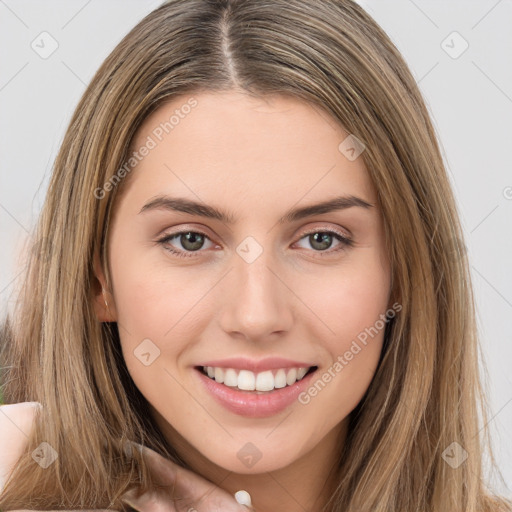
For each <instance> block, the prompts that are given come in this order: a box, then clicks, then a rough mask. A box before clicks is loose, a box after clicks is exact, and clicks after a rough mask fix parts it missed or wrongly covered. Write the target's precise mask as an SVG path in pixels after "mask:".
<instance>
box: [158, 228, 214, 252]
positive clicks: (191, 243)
mask: <svg viewBox="0 0 512 512" xmlns="http://www.w3.org/2000/svg"><path fill="white" fill-rule="evenodd" d="M176 238H177V239H178V242H179V243H180V245H181V249H179V250H176V249H175V248H173V246H172V245H169V242H170V241H171V240H174V239H176ZM205 239H207V240H210V239H209V238H208V236H207V235H206V234H205V233H201V232H199V231H179V232H178V233H174V234H172V235H166V236H165V237H164V238H161V239H160V240H158V243H160V244H162V245H163V246H164V248H165V249H166V250H168V251H169V252H171V253H172V254H174V255H176V256H178V257H180V258H190V257H193V256H194V254H190V252H192V253H194V252H198V251H199V249H201V247H202V246H203V245H204V240H205Z"/></svg>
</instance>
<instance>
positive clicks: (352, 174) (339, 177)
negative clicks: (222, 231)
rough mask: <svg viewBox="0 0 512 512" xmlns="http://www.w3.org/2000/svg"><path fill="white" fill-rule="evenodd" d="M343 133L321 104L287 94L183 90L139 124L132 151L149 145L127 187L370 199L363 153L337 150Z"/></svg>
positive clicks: (372, 193) (372, 196) (240, 195)
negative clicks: (187, 92)
mask: <svg viewBox="0 0 512 512" xmlns="http://www.w3.org/2000/svg"><path fill="white" fill-rule="evenodd" d="M349 135H350V134H349V133H348V132H346V131H345V130H344V128H343V127H342V126H341V125H340V124H339V123H338V122H337V121H336V120H335V119H334V118H332V117H331V116H329V115H328V114H327V113H326V112H325V111H323V110H322V109H320V108H319V107H316V106H314V105H311V104H309V103H307V102H305V101H303V100H300V99H297V98H295V97H292V96H287V95H273V96H264V97H261V98H255V97H251V96H249V95H247V94H244V93H239V92H199V93H196V94H190V95H182V96H179V97H176V98H173V100H172V101H169V102H166V103H164V104H162V105H161V106H160V107H159V108H158V109H157V110H156V111H154V112H153V113H152V114H151V115H150V116H149V117H148V118H147V119H146V120H145V121H144V123H143V124H142V125H141V126H140V128H139V129H138V131H137V133H136V136H135V138H134V141H133V143H132V151H138V150H140V149H141V148H143V147H144V146H146V147H150V148H151V149H150V150H149V151H145V156H144V157H143V158H141V159H140V161H139V162H138V163H137V165H136V166H135V168H134V171H133V175H132V176H131V177H130V181H132V182H133V184H132V185H131V186H133V185H135V184H136V187H137V189H138V190H139V192H140V194H141V195H146V196H147V195H148V194H149V195H151V194H156V193H159V192H163V191H164V189H167V190H166V191H169V188H172V190H173V191H175V190H176V189H179V192H182V193H183V194H185V193H187V195H189V196H190V195H191V193H192V194H195V195H197V196H198V197H200V198H203V196H211V194H212V192H214V195H215V196H216V197H218V196H219V195H220V196H224V195H226V194H227V193H228V192H230V197H231V198H232V199H231V200H234V199H233V195H235V197H238V198H239V199H243V198H245V199H247V200H248V199H249V198H251V197H255V198H259V199H262V198H265V197H268V198H270V197H272V198H274V200H275V199H278V200H282V201H288V202H289V201H293V199H295V201H299V200H300V198H301V197H303V196H306V195H311V199H312V200H313V199H318V198H319V197H321V198H323V199H325V194H326V193H327V192H332V194H333V195H339V193H340V192H341V193H345V194H354V195H358V196H364V197H365V198H366V199H367V200H369V201H370V202H375V200H376V195H375V190H374V188H373V185H372V183H371V180H370V177H369V174H368V172H367V170H366V167H365V164H364V161H363V158H361V157H359V158H356V159H355V160H353V161H351V160H349V159H348V158H347V157H346V156H345V154H344V153H343V152H342V151H340V144H341V143H343V141H344V140H346V138H347V137H348V136H349ZM183 194H182V195H183ZM312 196H315V197H314V198H313V197H312ZM223 198H224V197H223ZM196 199H197V198H196ZM205 199H206V198H205ZM224 199H228V196H227V195H226V197H225V198H224Z"/></svg>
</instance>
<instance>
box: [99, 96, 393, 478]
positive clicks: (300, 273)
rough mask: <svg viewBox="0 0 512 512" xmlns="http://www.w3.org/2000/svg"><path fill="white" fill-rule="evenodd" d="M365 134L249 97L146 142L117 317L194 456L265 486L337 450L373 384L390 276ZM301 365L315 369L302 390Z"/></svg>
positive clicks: (182, 111)
mask: <svg viewBox="0 0 512 512" xmlns="http://www.w3.org/2000/svg"><path fill="white" fill-rule="evenodd" d="M191 98H193V99H191ZM172 116H174V117H172ZM165 123H167V125H166V124H165ZM348 135H349V134H348V133H347V132H345V131H344V130H343V128H342V127H341V126H339V125H338V124H337V123H336V122H335V120H334V119H332V118H331V117H329V116H328V115H327V114H326V113H325V112H323V111H320V110H319V109H318V108H316V107H312V106H311V105H309V104H307V103H305V102H302V101H300V100H298V99H294V98H291V97H287V96H273V97H265V98H264V99H255V98H251V97H249V96H247V95H245V94H242V93H238V92H223V93H217V92H216V93H198V94H195V95H190V96H186V97H185V96H183V97H180V98H174V99H173V101H172V102H171V103H167V104H165V105H163V106H161V107H160V108H159V109H158V110H156V111H155V112H154V113H152V114H151V115H150V117H148V118H147V119H146V120H145V122H144V124H143V125H142V126H141V128H140V129H139V131H138V133H137V136H136V139H135V143H134V145H133V148H134V150H137V151H139V154H140V155H141V158H140V161H138V163H137V165H136V166H135V167H134V169H133V170H132V171H131V174H130V175H129V176H128V178H125V179H127V180H128V181H127V182H126V183H125V184H123V185H126V187H125V188H124V190H123V194H122V195H121V196H120V198H118V202H117V203H116V208H115V212H114V215H113V218H112V225H111V233H110V238H109V246H108V248H109V258H110V260H109V261H110V268H111V272H112V290H111V292H112V295H108V297H109V299H110V300H109V308H110V312H111V313H112V315H113V318H110V319H111V320H115V321H117V322H118V326H119V331H120V337H121V344H122V350H123V354H124V358H125V360H126V364H127V367H128V370H129V372H130V374H131V376H132V378H133V380H134V382H135V384H136V385H137V387H138V388H139V389H140V391H141V392H142V394H143V395H144V396H145V398H146V399H147V400H148V402H149V404H150V407H151V410H152V412H153V416H154V419H155V421H156V422H157V423H158V425H159V426H160V427H161V429H162V430H163V431H164V432H165V435H166V436H167V437H168V439H169V440H170V441H171V442H172V443H174V444H175V445H176V446H178V447H179V450H181V452H182V455H183V456H184V458H185V459H187V458H191V459H192V458H193V457H196V458H197V457H203V458H204V460H207V461H209V462H211V463H213V464H216V465H218V466H221V467H223V468H225V469H227V470H229V471H233V472H237V473H251V472H262V471H272V470H276V469H279V468H283V467H285V466H287V465H290V464H293V463H294V462H296V461H297V460H298V459H299V458H301V457H302V458H303V457H305V456H306V455H307V454H308V453H309V452H311V451H312V450H314V449H315V448H316V447H317V446H319V445H320V443H322V442H323V443H325V442H326V440H329V443H330V446H329V447H328V450H329V451H331V452H332V444H333V443H334V442H335V440H336V439H337V437H338V436H339V435H341V432H342V431H343V427H344V426H345V425H346V423H347V419H348V415H349V413H350V412H351V411H352V410H353V409H354V408H355V406H356V405H357V404H358V402H359V401H360V400H361V398H362V397H363V395H364V393H365V391H366V390H367V388H368V386H369V385H370V382H371V380H372V378H373V376H374V373H375V370H376V367H377V364H378V360H379V355H380V353H381V349H382V342H383V337H384V329H383V327H382V326H383V322H382V319H383V315H384V314H385V312H386V310H388V309H389V307H390V306H389V293H390V284H391V283H390V269H389V261H388V258H387V254H386V251H385V241H384V228H383V222H382V216H381V212H380V210H379V206H378V204H377V195H376V191H375V190H374V187H373V185H372V182H371V180H370V177H369V175H368V172H367V169H366V168H365V165H364V162H363V158H362V157H358V158H354V157H355V156H357V154H355V153H354V152H351V151H350V150H348V151H347V147H348V146H350V144H349V142H350V139H348V140H346V138H347V136H348ZM343 141H345V143H344V145H342V146H341V150H340V144H341V143H342V142H343ZM144 146H145V147H146V148H147V150H144V149H142V148H143V147H144ZM356 150H357V147H356ZM143 154H144V156H142V155H143ZM341 197H352V198H358V199H355V200H353V201H352V202H349V201H348V202H346V204H345V207H343V205H344V203H343V201H340V200H339V198H341ZM336 200H338V201H337V202H336ZM326 202H327V203H329V202H331V205H330V206H325V207H324V208H311V207H312V206H314V205H319V204H321V203H326ZM352 203H353V204H352ZM98 277H99V278H100V280H101V279H102V278H103V274H102V273H101V270H100V271H99V272H98ZM100 302H101V304H104V303H103V298H101V301H98V306H97V314H98V316H99V317H100V319H103V320H105V319H106V318H104V315H105V311H104V306H103V309H102V306H101V305H99V304H100ZM102 315H103V318H102ZM207 363H211V364H212V366H213V367H216V368H217V369H213V370H210V372H211V375H213V378H210V377H208V376H207V375H205V374H204V373H203V372H202V371H201V369H200V368H201V367H202V366H208V364H207ZM258 365H259V366H258ZM297 367H299V368H306V370H309V369H310V368H311V367H316V370H314V371H313V372H312V373H307V374H306V375H305V376H304V377H303V378H302V379H300V380H297V381H296V379H298V378H300V377H301V376H302V375H303V373H304V372H305V371H306V370H303V371H302V372H299V373H298V375H294V370H293V368H297ZM228 368H231V371H229V370H228ZM251 369H252V370H254V371H252V372H251V371H249V370H251ZM206 371H207V370H206ZM258 374H262V375H263V376H261V375H258ZM217 379H218V380H219V381H222V380H226V382H224V383H221V382H216V381H217ZM233 379H234V380H233ZM252 385H257V386H258V388H259V389H260V391H258V390H254V391H251V390H250V388H251V387H252ZM266 386H268V387H266ZM283 386H284V387H283ZM239 387H240V388H246V389H245V390H240V389H239ZM269 388H273V390H269ZM264 389H266V391H263V390H264ZM269 433H271V435H270V434H269ZM248 443H252V444H251V445H249V444H248ZM251 451H252V455H256V458H258V457H259V460H258V461H257V463H256V464H254V465H251V464H249V463H248V458H247V456H250V455H251V453H250V452H251ZM258 454H259V455H258Z"/></svg>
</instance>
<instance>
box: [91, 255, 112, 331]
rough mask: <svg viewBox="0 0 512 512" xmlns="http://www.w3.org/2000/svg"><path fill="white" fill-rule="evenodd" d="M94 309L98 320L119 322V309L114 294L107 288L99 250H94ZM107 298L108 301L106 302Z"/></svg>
mask: <svg viewBox="0 0 512 512" xmlns="http://www.w3.org/2000/svg"><path fill="white" fill-rule="evenodd" d="M93 264H94V275H95V278H94V280H93V293H94V311H95V313H96V318H97V319H98V322H117V311H116V306H115V303H114V296H113V295H112V294H111V293H110V291H109V290H107V286H106V279H105V275H104V273H103V268H102V266H101V261H100V256H99V253H98V251H94V261H93ZM105 300H106V301H107V303H108V307H107V304H106V303H105Z"/></svg>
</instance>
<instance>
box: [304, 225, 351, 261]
mask: <svg viewBox="0 0 512 512" xmlns="http://www.w3.org/2000/svg"><path fill="white" fill-rule="evenodd" d="M301 240H306V241H307V242H308V243H309V244H310V245H311V247H313V249H314V252H320V256H323V255H324V254H323V253H327V254H332V253H337V252H338V251H342V250H344V249H346V248H348V247H352V246H353V245H354V241H353V240H352V239H350V238H348V237H346V236H345V235H343V234H342V233H339V232H338V231H333V230H321V229H316V230H314V231H310V232H309V233H306V234H305V235H303V236H302V238H301V239H300V240H299V242H300V241H301ZM334 240H337V241H338V245H337V248H336V249H333V250H331V251H327V250H326V249H329V248H330V247H331V246H332V245H333V241H334ZM299 242H297V243H299Z"/></svg>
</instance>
